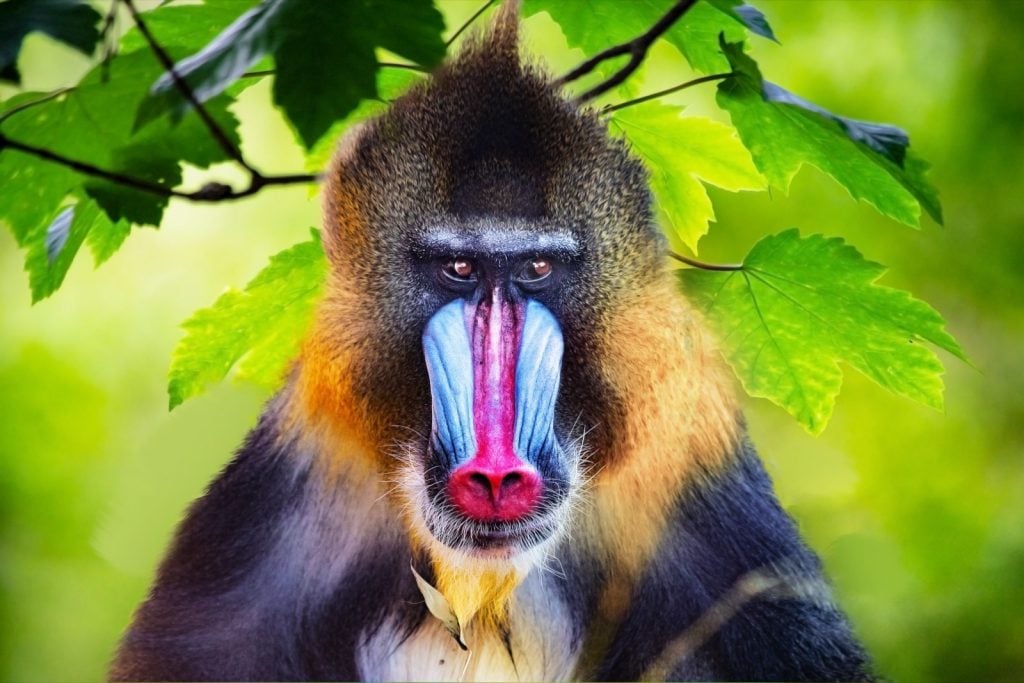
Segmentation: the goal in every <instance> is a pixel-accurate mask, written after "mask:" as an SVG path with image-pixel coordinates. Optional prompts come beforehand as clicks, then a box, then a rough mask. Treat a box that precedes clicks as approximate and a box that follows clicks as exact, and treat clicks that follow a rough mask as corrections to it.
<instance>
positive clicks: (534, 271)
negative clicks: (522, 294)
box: [523, 258, 551, 282]
mask: <svg viewBox="0 0 1024 683" xmlns="http://www.w3.org/2000/svg"><path fill="white" fill-rule="evenodd" d="M550 274H551V262H550V261H548V260H546V259H542V258H536V259H533V260H532V261H530V262H529V263H527V264H526V270H525V272H524V277H523V279H524V280H526V281H529V282H536V281H538V280H543V279H544V278H546V277H547V276H548V275H550Z"/></svg>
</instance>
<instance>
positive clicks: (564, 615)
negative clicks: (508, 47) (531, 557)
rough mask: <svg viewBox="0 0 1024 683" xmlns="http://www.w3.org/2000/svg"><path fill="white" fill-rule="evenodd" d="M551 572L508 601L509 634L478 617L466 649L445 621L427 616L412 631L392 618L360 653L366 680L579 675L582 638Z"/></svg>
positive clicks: (527, 678) (528, 582)
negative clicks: (548, 575)
mask: <svg viewBox="0 0 1024 683" xmlns="http://www.w3.org/2000/svg"><path fill="white" fill-rule="evenodd" d="M549 578H550V577H547V576H543V575H539V574H536V575H533V574H531V576H530V577H528V578H527V580H526V581H525V582H524V583H523V584H522V585H521V586H520V587H519V589H518V590H517V591H516V593H515V595H514V596H513V599H512V602H511V604H510V606H509V618H508V629H507V636H506V635H505V634H503V633H502V631H501V630H499V629H497V628H494V627H493V626H489V625H487V624H483V623H480V622H477V621H474V622H473V623H471V624H470V625H469V627H468V628H467V629H466V632H465V639H466V643H467V645H468V646H469V649H468V650H462V649H461V648H460V647H459V645H458V644H457V643H456V642H455V640H454V639H453V638H452V636H451V635H450V634H449V633H448V631H447V630H445V628H444V626H443V625H442V624H441V622H440V621H438V620H436V619H434V618H432V617H427V619H426V620H425V621H423V623H422V624H420V625H419V626H418V627H417V628H416V630H415V631H413V632H412V634H411V635H408V637H406V632H405V631H404V630H403V629H402V628H401V627H399V626H396V625H394V624H391V623H385V624H383V625H382V626H381V628H379V629H377V630H376V632H375V633H374V634H373V635H371V636H370V637H368V638H366V639H365V640H364V644H363V647H362V649H361V651H360V652H359V653H358V656H357V663H358V667H359V672H360V678H361V679H362V680H371V681H372V680H384V681H415V680H421V681H422V680H426V681H541V680H544V681H558V680H568V679H570V678H572V677H573V673H574V670H575V667H576V660H577V658H578V654H579V645H578V641H579V638H577V637H576V635H575V627H574V625H573V623H572V620H571V618H570V615H569V610H568V608H567V605H566V604H565V602H564V600H563V599H562V598H561V596H560V595H559V594H558V593H559V591H558V589H557V587H556V586H554V585H551V582H550V581H548V580H547V579H549Z"/></svg>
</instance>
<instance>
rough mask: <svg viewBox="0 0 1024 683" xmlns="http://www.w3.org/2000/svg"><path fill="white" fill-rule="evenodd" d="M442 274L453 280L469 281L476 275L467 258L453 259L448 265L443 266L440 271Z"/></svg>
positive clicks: (471, 263)
mask: <svg viewBox="0 0 1024 683" xmlns="http://www.w3.org/2000/svg"><path fill="white" fill-rule="evenodd" d="M442 270H443V271H444V274H445V275H447V276H448V277H450V278H452V279H453V280H471V279H472V278H473V277H474V275H475V274H476V268H475V267H474V266H473V262H472V261H470V260H469V259H467V258H462V257H458V258H453V259H452V260H451V261H449V262H448V263H446V264H444V268H443V269H442Z"/></svg>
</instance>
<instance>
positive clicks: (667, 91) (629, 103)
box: [601, 72, 732, 114]
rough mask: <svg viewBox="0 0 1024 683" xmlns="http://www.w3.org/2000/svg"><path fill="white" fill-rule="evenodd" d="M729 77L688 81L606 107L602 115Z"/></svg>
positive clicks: (720, 76)
mask: <svg viewBox="0 0 1024 683" xmlns="http://www.w3.org/2000/svg"><path fill="white" fill-rule="evenodd" d="M729 76H732V73H731V72H730V73H727V74H711V75H710V76H701V77H700V78H694V79H693V80H690V81H686V82H685V83H680V84H679V85H674V86H672V87H671V88H665V89H664V90H659V91H658V92H652V93H651V94H649V95H642V96H641V97H637V98H635V99H632V100H626V101H625V102H619V103H618V104H609V105H606V106H605V107H604V108H602V109H601V113H602V114H610V113H611V112H613V111H619V110H620V109H625V108H626V107H632V106H633V105H634V104H642V103H644V102H649V101H650V100H656V99H658V98H659V97H664V96H665V95H671V94H672V93H674V92H679V91H680V90H686V89H687V88H692V87H693V86H695V85H700V84H701V83H707V82H708V81H720V80H722V79H723V78H728V77H729Z"/></svg>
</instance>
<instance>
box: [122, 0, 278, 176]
mask: <svg viewBox="0 0 1024 683" xmlns="http://www.w3.org/2000/svg"><path fill="white" fill-rule="evenodd" d="M120 1H121V2H123V3H124V5H125V7H127V8H128V12H129V13H130V14H131V15H132V20H133V21H134V22H135V25H136V26H137V27H138V29H139V33H141V34H142V37H143V38H145V40H146V42H147V43H148V44H149V47H150V49H151V50H152V51H153V54H154V55H155V56H156V58H157V61H159V62H160V64H161V65H162V66H163V67H164V70H165V71H166V72H167V73H168V74H170V76H171V80H173V81H174V86H175V87H176V88H177V89H178V92H180V93H181V95H182V96H183V97H184V98H185V99H186V100H188V103H189V104H190V105H192V108H193V109H195V111H196V114H197V115H198V116H199V118H200V119H202V121H203V124H204V125H205V126H206V128H207V129H208V130H209V131H210V135H212V136H213V139H214V140H216V141H217V144H218V145H220V148H221V149H223V150H224V153H225V154H227V155H228V157H229V158H231V159H234V160H235V161H236V162H238V163H239V164H241V166H242V167H243V168H245V170H247V171H248V172H249V174H250V175H252V176H253V178H257V177H259V176H260V172H259V171H257V170H256V169H255V168H253V167H252V166H250V165H249V162H247V161H246V160H245V158H244V157H243V156H242V152H241V151H239V149H238V148H237V147H235V144H234V143H233V142H231V140H230V138H228V136H227V133H225V132H224V130H223V129H222V128H221V127H220V125H219V124H218V123H217V122H216V121H215V120H214V118H213V116H211V115H210V112H208V111H207V110H206V108H205V107H204V106H203V105H202V103H201V102H200V101H199V98H197V97H196V94H195V93H194V92H193V91H192V87H191V86H190V85H189V84H188V82H187V81H186V80H185V79H184V78H183V77H182V76H181V74H179V73H178V72H177V70H175V68H174V60H173V59H171V56H170V55H169V54H167V51H166V50H164V48H163V47H162V46H161V45H160V43H158V42H157V41H156V38H155V37H154V36H153V34H152V33H151V32H150V30H149V27H148V26H147V25H146V22H145V21H143V20H142V15H141V14H140V13H139V10H138V9H137V8H136V7H135V0H120Z"/></svg>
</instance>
